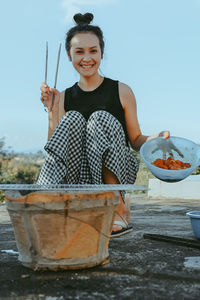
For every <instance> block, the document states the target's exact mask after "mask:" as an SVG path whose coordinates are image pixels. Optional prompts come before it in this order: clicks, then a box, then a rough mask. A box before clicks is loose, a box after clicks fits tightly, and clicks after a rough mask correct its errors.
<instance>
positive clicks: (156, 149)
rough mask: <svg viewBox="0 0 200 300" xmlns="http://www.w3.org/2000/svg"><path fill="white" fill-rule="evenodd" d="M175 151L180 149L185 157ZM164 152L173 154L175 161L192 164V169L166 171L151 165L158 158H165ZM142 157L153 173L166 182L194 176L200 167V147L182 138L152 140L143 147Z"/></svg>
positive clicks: (141, 150)
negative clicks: (193, 173) (194, 172)
mask: <svg viewBox="0 0 200 300" xmlns="http://www.w3.org/2000/svg"><path fill="white" fill-rule="evenodd" d="M172 146H173V147H172ZM174 149H176V150H177V149H178V150H179V152H181V153H182V155H183V157H181V156H180V154H179V153H178V152H177V151H176V150H174ZM163 152H164V153H168V154H169V153H171V154H173V158H174V159H175V160H177V159H178V160H181V161H183V162H187V163H190V164H191V167H190V168H187V169H182V170H166V169H161V168H158V167H156V166H154V165H152V164H151V163H152V162H153V161H155V160H156V159H157V158H161V159H162V158H163ZM140 155H141V158H142V160H143V161H144V162H145V164H146V166H147V168H148V169H149V170H150V171H151V173H152V174H153V175H154V176H155V177H157V178H158V179H160V180H162V181H165V182H178V181H181V180H183V179H185V178H186V177H188V176H189V175H190V174H192V172H193V171H194V170H195V169H196V168H197V167H198V166H199V165H200V146H199V145H197V144H196V143H194V142H192V141H190V140H187V139H185V138H180V137H174V136H172V137H170V138H169V139H167V140H164V139H163V138H162V137H157V138H154V139H151V140H149V141H147V142H145V143H144V144H143V145H142V147H141V149H140Z"/></svg>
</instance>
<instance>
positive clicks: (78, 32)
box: [38, 13, 169, 236]
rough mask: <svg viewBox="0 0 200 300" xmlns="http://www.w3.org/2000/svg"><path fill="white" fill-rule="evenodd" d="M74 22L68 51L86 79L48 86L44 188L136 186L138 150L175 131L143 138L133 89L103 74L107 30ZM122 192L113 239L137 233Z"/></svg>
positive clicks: (83, 19) (79, 19) (80, 18)
mask: <svg viewBox="0 0 200 300" xmlns="http://www.w3.org/2000/svg"><path fill="white" fill-rule="evenodd" d="M74 20H75V22H76V23H77V25H76V26H74V27H72V28H71V29H70V30H69V31H68V32H67V35H66V41H65V47H66V52H67V55H68V58H69V61H71V62H72V64H73V67H74V68H75V70H76V71H77V72H78V73H79V75H80V79H79V82H76V83H75V84H74V85H73V86H71V87H69V88H67V89H66V90H65V91H63V92H62V93H60V92H59V91H57V90H56V89H52V88H50V87H49V86H47V85H46V84H45V83H43V84H42V87H41V91H42V93H41V100H42V102H44V101H45V103H46V106H47V108H48V111H49V135H48V137H49V140H48V142H47V144H46V146H45V150H46V151H47V156H46V160H45V163H44V165H43V167H42V170H41V173H40V176H39V179H38V184H57V183H67V184H102V183H105V184H119V183H120V184H133V183H134V182H135V180H136V176H137V172H138V168H139V164H138V160H137V158H136V156H135V154H134V151H138V150H139V149H140V147H141V146H142V144H143V143H144V142H145V141H146V140H147V139H150V138H152V137H155V136H158V135H160V136H163V137H164V138H168V137H169V132H168V131H162V132H161V133H160V134H157V135H155V136H149V137H148V136H144V135H142V133H141V130H140V127H139V123H138V120H137V108H136V100H135V97H134V94H133V92H132V90H131V88H130V87H129V86H127V85H126V84H124V83H121V82H119V81H117V80H112V79H110V78H107V77H102V76H100V74H99V66H100V64H101V60H102V58H103V53H104V40H103V33H102V31H101V29H100V28H99V27H98V26H93V25H90V22H91V21H92V20H93V15H92V14H90V13H87V14H85V15H81V14H76V15H75V16H74ZM52 95H54V97H55V101H54V106H53V107H52ZM130 146H132V148H133V150H134V151H132V150H131V148H130ZM119 193H120V199H121V200H120V204H119V206H118V208H117V213H116V215H115V221H114V226H113V232H112V235H113V236H119V235H121V234H124V233H127V232H130V231H131V230H132V226H130V225H129V220H128V218H127V216H128V215H129V213H128V212H127V208H126V205H125V202H124V196H125V192H124V191H123V192H119Z"/></svg>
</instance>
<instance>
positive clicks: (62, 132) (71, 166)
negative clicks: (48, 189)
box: [37, 110, 139, 184]
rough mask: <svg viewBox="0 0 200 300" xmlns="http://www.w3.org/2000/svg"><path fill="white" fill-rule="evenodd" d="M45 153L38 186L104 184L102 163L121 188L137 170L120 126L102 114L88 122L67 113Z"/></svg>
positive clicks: (104, 113) (137, 166)
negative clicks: (116, 179)
mask: <svg viewBox="0 0 200 300" xmlns="http://www.w3.org/2000/svg"><path fill="white" fill-rule="evenodd" d="M44 149H45V150H46V152H47V155H46V158H45V162H44V164H43V166H42V169H41V172H40V174H39V178H38V181H37V184H58V183H66V184H103V183H104V182H103V178H102V163H103V164H104V166H105V167H107V168H108V169H109V170H111V171H112V172H113V173H114V174H115V175H116V177H117V178H118V180H119V183H120V184H133V183H134V182H135V179H136V175H137V172H138V168H139V163H138V160H137V158H136V157H135V155H134V154H133V152H132V151H131V150H130V148H129V147H128V146H127V144H126V140H125V134H124V130H123V128H122V125H121V124H120V122H119V121H118V120H117V119H116V118H115V117H114V116H113V115H111V114H110V113H108V112H107V111H104V110H98V111H95V112H94V113H93V114H91V116H90V118H89V119H88V121H86V120H85V118H84V117H83V116H82V115H81V114H80V113H79V112H77V111H74V110H72V111H68V112H67V113H66V114H65V115H64V116H63V118H62V119H61V121H60V122H59V124H58V126H57V127H56V129H55V131H54V132H53V134H52V136H51V138H50V139H49V141H48V142H47V144H46V146H45V148H44Z"/></svg>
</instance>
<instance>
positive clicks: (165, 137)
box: [158, 130, 170, 140]
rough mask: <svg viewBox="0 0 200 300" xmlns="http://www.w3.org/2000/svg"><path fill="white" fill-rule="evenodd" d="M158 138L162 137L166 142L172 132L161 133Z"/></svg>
mask: <svg viewBox="0 0 200 300" xmlns="http://www.w3.org/2000/svg"><path fill="white" fill-rule="evenodd" d="M158 136H162V137H163V139H164V140H167V139H168V138H170V132H169V131H168V130H165V131H161V132H160V133H159V134H158Z"/></svg>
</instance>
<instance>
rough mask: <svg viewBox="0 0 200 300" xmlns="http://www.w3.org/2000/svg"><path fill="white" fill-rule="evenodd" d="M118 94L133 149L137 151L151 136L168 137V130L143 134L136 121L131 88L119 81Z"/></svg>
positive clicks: (134, 103)
mask: <svg viewBox="0 0 200 300" xmlns="http://www.w3.org/2000/svg"><path fill="white" fill-rule="evenodd" d="M119 96H120V101H121V104H122V107H123V109H124V114H125V121H126V128H127V132H128V136H129V140H130V143H131V145H132V147H133V149H134V150H135V151H139V150H140V148H141V146H142V145H143V144H144V143H145V142H146V141H147V140H149V139H151V138H154V137H158V136H163V138H164V139H167V138H169V136H170V133H169V131H161V132H160V133H158V134H155V135H151V136H145V135H143V134H142V132H141V130H140V126H139V123H138V118H137V105H136V100H135V96H134V94H133V92H132V90H131V88H130V87H129V86H128V85H126V84H124V83H121V82H119Z"/></svg>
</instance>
